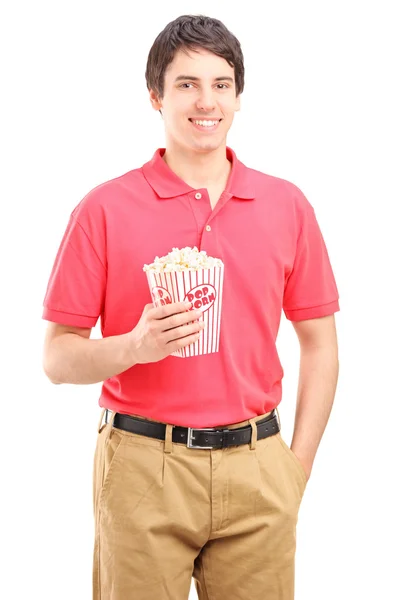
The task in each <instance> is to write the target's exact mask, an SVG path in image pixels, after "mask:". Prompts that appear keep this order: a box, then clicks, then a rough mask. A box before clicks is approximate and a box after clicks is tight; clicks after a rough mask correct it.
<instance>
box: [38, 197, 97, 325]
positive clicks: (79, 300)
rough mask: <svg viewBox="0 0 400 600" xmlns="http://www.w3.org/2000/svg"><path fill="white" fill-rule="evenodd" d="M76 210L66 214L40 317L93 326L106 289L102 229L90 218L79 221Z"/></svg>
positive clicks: (57, 321)
mask: <svg viewBox="0 0 400 600" xmlns="http://www.w3.org/2000/svg"><path fill="white" fill-rule="evenodd" d="M78 206H79V205H78ZM76 213H78V210H77V209H75V211H74V212H73V213H72V215H71V216H70V220H69V223H68V225H67V228H66V231H65V233H64V236H63V238H62V241H61V244H60V247H59V249H58V252H57V255H56V258H55V262H54V265H53V268H52V271H51V274H50V279H49V282H48V285H47V291H46V294H45V298H44V302H43V306H44V309H43V314H42V318H43V319H46V320H47V321H54V322H56V323H60V324H62V325H71V326H73V327H94V326H95V325H96V323H97V320H98V318H99V316H100V314H101V312H102V309H103V306H104V298H105V289H106V279H107V275H106V260H105V256H104V253H105V242H104V232H103V233H102V232H101V224H99V223H97V224H95V223H94V220H93V218H92V219H91V220H90V218H89V219H88V217H86V218H85V219H84V221H85V222H84V224H81V223H80V222H79V221H78V220H77V218H76V216H75V214H76ZM85 225H86V226H85Z"/></svg>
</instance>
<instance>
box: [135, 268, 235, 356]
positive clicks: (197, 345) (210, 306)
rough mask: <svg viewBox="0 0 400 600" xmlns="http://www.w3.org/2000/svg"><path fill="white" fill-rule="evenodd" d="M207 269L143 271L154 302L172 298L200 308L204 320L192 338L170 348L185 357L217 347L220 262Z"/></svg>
mask: <svg viewBox="0 0 400 600" xmlns="http://www.w3.org/2000/svg"><path fill="white" fill-rule="evenodd" d="M220 262H221V266H217V267H211V268H209V269H197V270H184V271H171V272H161V273H157V272H155V271H147V272H146V276H147V281H148V284H149V288H150V293H151V295H152V299H153V304H154V305H155V306H164V305H165V304H171V303H172V302H191V303H192V308H190V309H189V311H188V312H190V311H191V310H201V311H202V316H201V317H200V319H199V321H204V322H205V327H204V329H203V331H201V332H200V337H199V339H198V340H197V341H196V342H193V343H192V344H189V345H188V346H185V347H184V348H181V349H180V350H177V351H175V352H172V354H171V356H179V357H181V358H187V357H190V356H198V355H200V354H211V353H213V352H218V351H219V339H220V327H221V309H222V289H223V282H224V265H223V263H222V261H220Z"/></svg>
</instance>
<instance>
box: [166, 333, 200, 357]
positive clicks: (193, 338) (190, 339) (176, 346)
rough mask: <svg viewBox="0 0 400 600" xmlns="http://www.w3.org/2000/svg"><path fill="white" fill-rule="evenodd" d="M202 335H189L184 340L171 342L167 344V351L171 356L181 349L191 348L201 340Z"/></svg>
mask: <svg viewBox="0 0 400 600" xmlns="http://www.w3.org/2000/svg"><path fill="white" fill-rule="evenodd" d="M200 335H201V332H200V333H194V334H192V335H188V336H186V337H184V338H181V339H179V340H175V341H172V342H169V343H168V344H167V346H166V347H167V349H168V352H169V353H170V354H171V353H172V352H175V351H176V350H180V349H181V348H185V346H189V345H190V344H193V343H194V342H197V340H198V339H199V337H200Z"/></svg>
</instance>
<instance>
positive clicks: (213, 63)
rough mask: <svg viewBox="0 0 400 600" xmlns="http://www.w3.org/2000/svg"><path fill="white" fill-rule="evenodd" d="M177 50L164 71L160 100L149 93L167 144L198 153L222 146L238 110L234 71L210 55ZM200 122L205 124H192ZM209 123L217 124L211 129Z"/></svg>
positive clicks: (220, 58)
mask: <svg viewBox="0 0 400 600" xmlns="http://www.w3.org/2000/svg"><path fill="white" fill-rule="evenodd" d="M187 52H188V54H185V53H184V52H182V50H180V51H178V52H177V53H176V54H175V56H174V60H173V61H172V62H171V63H170V64H169V65H168V68H167V70H166V72H165V82H164V97H163V98H162V99H160V98H157V97H156V95H155V93H154V92H153V90H150V100H151V103H152V106H153V108H154V109H155V110H159V109H161V112H162V115H163V119H164V125H165V133H166V138H167V144H168V146H169V147H171V146H175V147H176V146H179V147H182V148H185V149H186V150H187V149H191V150H195V151H196V150H197V151H200V152H205V151H210V150H215V149H217V148H218V147H220V146H221V145H226V136H227V133H228V131H229V129H230V127H231V125H232V121H233V117H234V113H235V111H237V110H240V95H239V96H238V97H236V90H235V71H234V68H233V67H231V66H230V65H229V64H228V62H227V61H226V60H225V59H224V58H222V57H220V56H217V55H215V54H213V53H212V52H208V51H206V50H203V49H199V52H198V53H197V52H192V51H189V50H187ZM197 120H202V121H206V123H203V125H201V124H196V123H195V122H194V121H197ZM210 121H217V123H216V124H215V125H214V124H213V125H212V126H210V125H211V123H210Z"/></svg>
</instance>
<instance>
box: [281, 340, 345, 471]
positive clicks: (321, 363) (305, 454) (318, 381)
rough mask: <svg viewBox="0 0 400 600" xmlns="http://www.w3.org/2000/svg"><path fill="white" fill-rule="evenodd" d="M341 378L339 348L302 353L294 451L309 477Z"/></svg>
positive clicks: (330, 347) (305, 350)
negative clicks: (338, 381)
mask: <svg viewBox="0 0 400 600" xmlns="http://www.w3.org/2000/svg"><path fill="white" fill-rule="evenodd" d="M338 374H339V360H338V352H337V346H336V344H331V345H327V346H326V347H318V348H307V349H304V348H303V349H301V352H300V372H299V384H298V392H297V406H296V416H295V424H294V432H293V439H292V443H291V449H292V450H293V452H294V453H295V454H296V456H298V458H299V459H300V461H301V462H302V464H303V465H304V467H305V469H306V470H307V471H308V472H309V473H310V472H311V468H312V464H313V462H314V458H315V455H316V453H317V450H318V446H319V444H320V441H321V438H322V435H323V433H324V431H325V428H326V425H327V423H328V419H329V416H330V413H331V409H332V405H333V401H334V397H335V392H336V385H337V380H338Z"/></svg>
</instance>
